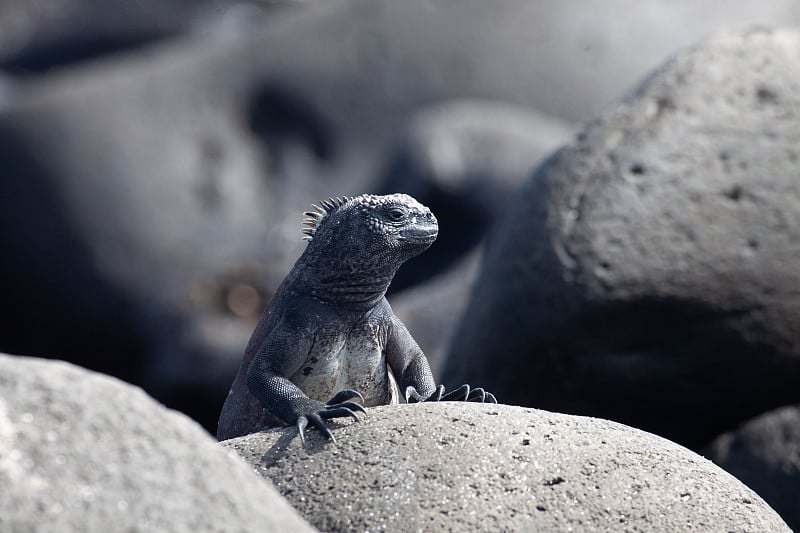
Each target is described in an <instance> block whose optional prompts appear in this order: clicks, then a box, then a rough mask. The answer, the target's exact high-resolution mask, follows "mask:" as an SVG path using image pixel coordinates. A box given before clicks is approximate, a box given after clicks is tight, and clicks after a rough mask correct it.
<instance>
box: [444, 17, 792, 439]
mask: <svg viewBox="0 0 800 533" xmlns="http://www.w3.org/2000/svg"><path fill="white" fill-rule="evenodd" d="M798 79H800V33H798V32H797V31H777V30H768V29H752V30H744V31H737V32H731V33H726V34H722V35H719V36H717V37H715V38H712V39H710V40H708V41H707V42H704V43H703V44H701V45H699V46H697V47H695V48H692V49H690V50H688V51H685V52H682V53H680V54H678V55H677V56H676V57H675V58H674V59H672V60H671V61H669V62H668V63H666V64H665V65H664V66H663V67H662V68H660V69H659V70H657V71H656V72H655V73H654V74H653V75H652V76H651V77H650V78H649V79H648V80H647V81H646V82H645V83H644V84H643V85H642V86H641V87H640V88H639V89H637V90H636V91H635V92H634V93H632V94H631V95H630V96H629V97H628V98H627V99H625V100H624V101H622V102H620V103H619V104H617V105H615V106H614V107H613V108H611V109H610V110H609V111H608V112H606V113H605V114H603V115H601V116H600V117H599V118H598V120H596V121H595V122H593V123H592V124H590V125H589V126H588V127H587V128H586V129H585V130H584V131H583V132H582V133H581V134H579V136H578V138H577V140H576V141H575V142H574V143H572V144H570V145H568V146H567V147H566V148H564V149H563V150H561V151H560V152H559V153H558V154H557V155H556V156H555V157H553V158H551V159H550V160H548V161H547V162H546V163H545V164H544V165H543V166H542V167H540V169H539V170H538V171H537V172H536V173H535V175H533V177H532V178H531V179H530V180H529V182H528V183H527V184H526V186H525V187H524V188H523V189H522V190H521V191H520V193H519V196H518V197H517V198H516V200H515V202H514V205H513V206H512V208H511V209H510V212H509V213H508V214H507V216H506V217H505V219H504V220H503V221H501V222H499V223H498V227H497V228H496V229H497V231H496V232H495V233H494V235H493V236H492V238H491V239H490V242H489V244H488V249H487V253H486V258H485V261H484V268H483V271H482V272H481V274H480V278H479V280H478V282H477V285H476V290H475V292H474V293H473V298H472V299H471V301H470V303H469V305H468V312H467V314H466V316H465V318H464V320H463V321H462V323H461V325H460V327H459V329H458V333H457V334H456V335H455V337H454V338H455V341H454V344H453V347H452V349H451V351H450V355H449V357H448V361H447V365H446V372H445V374H446V375H445V377H446V379H448V380H449V381H450V382H453V383H457V382H468V383H481V385H483V386H486V387H487V388H489V389H490V390H492V391H494V392H495V393H496V394H497V397H498V399H500V400H501V401H505V402H509V403H516V404H521V405H529V406H537V407H543V408H548V409H555V410H559V411H566V412H571V413H580V414H590V415H595V416H603V417H606V418H611V419H614V420H619V421H623V422H625V423H628V424H630V425H634V426H636V427H640V428H643V429H647V430H649V431H652V432H655V433H658V434H660V435H664V436H667V437H669V438H672V439H673V440H676V441H677V442H680V443H683V444H686V445H689V446H701V445H703V444H705V443H707V442H709V441H710V440H711V439H712V438H713V437H715V436H716V435H718V434H720V433H722V432H724V431H726V430H729V429H731V428H733V427H735V426H736V425H738V424H739V423H742V422H743V421H745V420H747V419H748V418H750V417H752V416H753V415H755V414H757V413H761V412H764V411H768V410H770V409H772V408H775V407H777V406H781V405H786V404H790V403H793V402H796V401H797V400H798V399H800V330H798V328H797V324H798V323H800V298H798V293H797V287H798V286H800V269H799V268H797V266H798V265H797V260H798V257H800V218H799V215H798V214H799V213H800V192H799V190H798V179H797V177H798V176H800V151H799V150H798V146H799V145H800V91H798V90H797V80H798Z"/></svg>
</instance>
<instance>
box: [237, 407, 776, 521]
mask: <svg viewBox="0 0 800 533" xmlns="http://www.w3.org/2000/svg"><path fill="white" fill-rule="evenodd" d="M334 433H335V434H336V437H337V440H338V444H337V445H332V444H331V443H330V442H329V441H326V440H325V439H324V437H322V436H321V434H320V433H319V432H317V431H312V432H309V435H308V437H307V442H306V445H305V446H303V445H302V443H301V442H300V439H299V437H298V436H297V431H296V430H295V429H294V428H286V429H273V430H269V431H265V432H262V433H256V434H251V435H248V436H246V437H240V438H238V439H232V440H229V441H225V443H224V445H225V446H227V447H229V448H231V449H234V450H236V451H237V452H239V453H240V454H241V455H242V456H243V457H244V458H245V459H246V460H247V461H248V462H249V463H250V464H251V465H252V466H253V467H254V468H255V469H257V470H258V472H259V473H261V475H263V476H264V477H266V478H268V479H270V480H272V482H273V483H274V484H275V486H276V488H277V489H278V490H279V491H280V492H281V493H283V494H284V495H285V496H286V497H287V498H288V499H289V501H290V502H292V504H293V505H294V506H295V508H296V509H297V510H298V511H299V512H300V513H301V514H302V515H303V516H305V517H306V518H307V519H308V520H309V521H310V522H312V523H313V524H314V525H315V526H316V527H318V528H319V529H321V530H323V531H365V530H369V531H373V530H379V529H386V530H387V531H569V530H576V531H577V530H580V531H587V530H623V529H624V530H626V531H690V530H698V531H754V532H755V531H775V532H778V531H789V529H788V528H787V527H786V525H785V524H784V523H783V521H782V520H781V519H780V517H779V516H778V515H777V514H776V513H775V511H773V510H772V509H771V508H770V507H769V506H768V505H767V504H766V503H764V501H763V500H762V499H761V498H760V497H759V496H757V495H756V494H755V493H754V492H753V491H752V490H750V489H749V488H747V487H746V486H744V485H743V484H742V483H741V482H739V481H738V480H736V479H735V478H734V477H733V476H731V475H730V474H728V473H727V472H725V471H723V470H722V469H720V468H718V467H717V466H715V465H714V464H713V463H711V462H710V461H707V460H705V459H703V458H702V457H700V456H698V455H696V454H694V453H692V452H690V451H689V450H687V449H685V448H683V447H681V446H678V445H676V444H674V443H672V442H669V441H666V440H664V439H662V438H660V437H656V436H654V435H651V434H648V433H644V432H642V431H639V430H636V429H633V428H629V427H626V426H623V425H621V424H617V423H613V422H608V421H605V420H597V419H591V418H582V417H575V416H569V415H563V414H555V413H548V412H545V411H537V410H534V409H525V408H522V407H512V406H507V405H486V404H472V403H462V402H445V403H440V404H414V405H400V406H383V407H376V408H373V409H370V413H369V417H368V418H367V419H365V420H363V421H362V422H360V423H349V422H342V423H340V424H339V427H337V428H335V429H334Z"/></svg>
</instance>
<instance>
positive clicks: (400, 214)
mask: <svg viewBox="0 0 800 533" xmlns="http://www.w3.org/2000/svg"><path fill="white" fill-rule="evenodd" d="M386 214H387V215H388V216H389V219H391V220H393V221H395V222H400V221H401V220H403V219H404V218H405V217H406V212H405V211H404V210H403V209H400V208H399V207H392V208H391V209H389V211H388V212H387V213H386Z"/></svg>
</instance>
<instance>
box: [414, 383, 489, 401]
mask: <svg viewBox="0 0 800 533" xmlns="http://www.w3.org/2000/svg"><path fill="white" fill-rule="evenodd" d="M406 402H407V403H418V402H482V403H497V398H495V397H494V394H492V393H491V392H486V391H485V390H483V389H482V388H481V387H476V388H474V389H471V388H470V386H469V385H467V384H464V385H461V386H460V387H458V388H457V389H454V390H451V391H450V392H448V393H447V394H445V392H444V385H439V386H438V387H437V388H436V390H435V391H433V394H431V395H430V396H428V397H427V398H425V397H424V396H421V395H420V394H419V393H418V392H417V389H415V388H414V387H413V386H409V387H406Z"/></svg>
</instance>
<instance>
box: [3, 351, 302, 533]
mask: <svg viewBox="0 0 800 533" xmlns="http://www.w3.org/2000/svg"><path fill="white" fill-rule="evenodd" d="M0 487H2V490H0V530H2V531H4V532H9V533H14V532H27V531H59V532H73V531H74V532H107V531H174V532H182V531H186V532H195V531H254V530H260V531H313V528H311V527H310V526H309V525H308V524H307V523H306V522H305V521H303V520H302V519H301V518H300V517H298V516H297V514H296V513H295V511H294V510H293V509H292V508H291V507H290V506H289V505H288V504H287V503H286V501H285V500H284V499H283V498H281V496H280V495H279V494H278V493H277V492H275V490H274V489H273V488H272V487H270V486H269V484H268V483H264V480H262V479H259V477H258V476H256V475H255V474H253V473H252V472H251V471H250V469H248V467H247V465H245V464H244V463H243V462H242V461H240V460H239V459H238V458H237V457H234V456H233V454H231V453H230V452H228V451H227V450H222V449H220V448H219V446H218V445H217V444H216V442H215V441H214V440H213V439H212V438H211V437H209V435H208V434H207V433H206V432H204V431H203V429H202V428H200V426H198V425H197V424H196V423H194V422H192V421H191V420H189V419H188V418H186V417H185V416H183V415H181V414H179V413H176V412H174V411H170V410H169V409H165V408H164V407H163V406H161V405H159V404H157V403H156V402H155V401H153V400H152V399H151V398H149V397H148V396H147V395H146V394H144V392H142V391H141V390H140V389H138V388H136V387H132V386H130V385H127V384H124V383H122V382H120V381H118V380H116V379H114V378H110V377H107V376H103V375H100V374H95V373H93V372H88V371H86V370H83V369H81V368H78V367H75V366H73V365H71V364H68V363H64V362H58V361H44V360H41V359H34V358H29V357H21V356H9V355H2V354H0Z"/></svg>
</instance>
